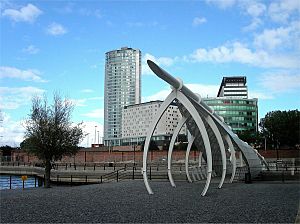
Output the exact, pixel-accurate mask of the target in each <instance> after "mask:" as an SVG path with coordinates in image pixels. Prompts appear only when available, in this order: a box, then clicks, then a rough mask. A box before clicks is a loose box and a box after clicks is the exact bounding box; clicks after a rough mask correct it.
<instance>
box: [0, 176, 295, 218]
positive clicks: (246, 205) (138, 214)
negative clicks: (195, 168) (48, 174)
mask: <svg viewBox="0 0 300 224" xmlns="http://www.w3.org/2000/svg"><path fill="white" fill-rule="evenodd" d="M150 183H151V186H152V188H153V191H154V195H148V193H147V191H146V189H145V186H144V183H143V181H140V180H138V181H122V182H117V183H106V184H102V185H100V184H98V185H85V186H77V187H69V186H64V187H53V188H51V189H43V188H33V189H25V190H21V189H20V190H2V191H0V197H1V198H0V199H1V205H0V209H1V210H0V212H1V219H0V221H1V223H8V222H14V223H29V222H35V223H62V222H63V223H91V222H97V223H120V222H122V223H175V222H176V223H207V222H213V223H270V222H271V223H294V222H295V219H296V216H297V212H298V208H299V198H300V188H299V187H300V185H299V183H297V182H290V183H280V182H254V183H252V184H245V183H233V184H224V187H223V188H222V189H217V184H216V183H214V184H213V185H212V186H211V187H210V189H209V190H208V193H207V195H206V196H205V197H201V195H200V194H201V191H202V189H203V187H204V183H192V184H190V183H187V182H176V185H177V187H176V188H172V187H171V186H170V184H169V182H162V181H161V182H153V181H152V182H150Z"/></svg>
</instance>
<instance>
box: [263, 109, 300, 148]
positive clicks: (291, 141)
mask: <svg viewBox="0 0 300 224" xmlns="http://www.w3.org/2000/svg"><path fill="white" fill-rule="evenodd" d="M259 126H260V127H261V129H262V134H263V135H264V136H265V138H266V139H267V142H268V143H271V144H272V146H273V147H277V148H279V146H289V147H295V146H296V145H297V144H300V132H299V131H300V112H299V111H298V110H289V111H280V110H278V111H271V112H269V113H267V114H266V116H265V117H264V118H262V119H261V122H260V124H259Z"/></svg>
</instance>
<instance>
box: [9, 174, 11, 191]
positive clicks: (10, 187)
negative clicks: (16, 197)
mask: <svg viewBox="0 0 300 224" xmlns="http://www.w3.org/2000/svg"><path fill="white" fill-rule="evenodd" d="M9 189H11V176H9Z"/></svg>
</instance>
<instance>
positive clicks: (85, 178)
mask: <svg viewBox="0 0 300 224" xmlns="http://www.w3.org/2000/svg"><path fill="white" fill-rule="evenodd" d="M85 183H86V184H87V175H86V176H85Z"/></svg>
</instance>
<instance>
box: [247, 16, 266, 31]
mask: <svg viewBox="0 0 300 224" xmlns="http://www.w3.org/2000/svg"><path fill="white" fill-rule="evenodd" d="M262 23H263V22H262V20H261V19H260V18H257V17H255V18H253V19H252V21H251V23H250V24H249V25H248V26H246V27H244V28H243V31H252V30H255V29H256V28H257V27H259V26H260V25H261V24H262Z"/></svg>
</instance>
